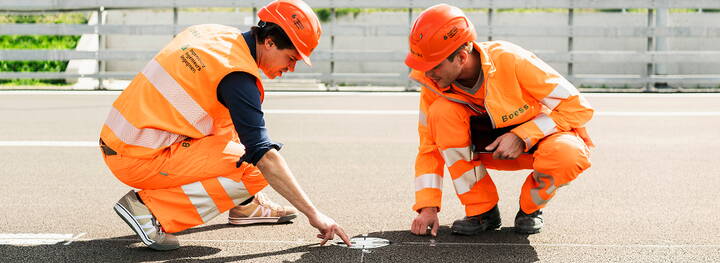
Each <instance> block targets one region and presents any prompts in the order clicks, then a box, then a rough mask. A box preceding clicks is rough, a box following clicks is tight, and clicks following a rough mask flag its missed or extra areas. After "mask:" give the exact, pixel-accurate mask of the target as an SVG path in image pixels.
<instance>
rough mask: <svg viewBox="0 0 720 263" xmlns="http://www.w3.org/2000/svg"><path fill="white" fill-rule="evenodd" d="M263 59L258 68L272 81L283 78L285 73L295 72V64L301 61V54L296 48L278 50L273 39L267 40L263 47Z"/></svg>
mask: <svg viewBox="0 0 720 263" xmlns="http://www.w3.org/2000/svg"><path fill="white" fill-rule="evenodd" d="M261 48H263V49H264V50H263V53H264V55H263V57H262V58H261V59H260V61H259V63H258V66H259V67H260V69H261V70H262V71H263V73H265V76H267V77H268V78H270V79H274V78H276V77H279V76H282V74H283V72H288V71H290V72H293V71H295V63H296V62H297V61H298V59H301V57H300V54H299V53H298V52H297V50H295V49H294V48H289V49H278V48H277V45H275V44H274V43H273V42H272V40H271V39H269V38H268V39H265V43H264V44H263V45H262V47H261Z"/></svg>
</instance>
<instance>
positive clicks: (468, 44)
mask: <svg viewBox="0 0 720 263" xmlns="http://www.w3.org/2000/svg"><path fill="white" fill-rule="evenodd" d="M472 48H473V46H472V44H471V42H467V43H465V44H462V46H460V47H459V48H457V49H456V50H455V51H453V53H452V54H450V56H448V57H447V60H448V61H450V62H453V60H455V56H457V54H458V53H460V50H463V49H465V50H467V51H468V53H471V52H472Z"/></svg>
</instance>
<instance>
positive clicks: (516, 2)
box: [0, 0, 720, 11]
mask: <svg viewBox="0 0 720 263" xmlns="http://www.w3.org/2000/svg"><path fill="white" fill-rule="evenodd" d="M268 2H269V1H267V0H203V1H197V0H173V1H166V0H122V1H117V0H32V1H28V0H3V4H2V6H0V11H69V10H95V9H96V8H98V7H100V6H103V7H105V9H107V10H109V9H135V8H193V7H235V8H237V7H261V6H263V5H265V4H267V3H268ZM306 2H308V4H310V6H312V7H313V8H427V7H429V6H431V5H434V4H437V3H438V1H436V0H392V1H388V0H308V1H306ZM442 2H446V3H448V4H452V5H456V6H459V7H462V8H650V9H656V8H720V2H719V1H717V0H602V1H599V0H446V1H442Z"/></svg>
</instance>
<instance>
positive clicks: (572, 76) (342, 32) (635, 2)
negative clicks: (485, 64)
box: [0, 0, 720, 90]
mask: <svg viewBox="0 0 720 263" xmlns="http://www.w3.org/2000/svg"><path fill="white" fill-rule="evenodd" d="M268 1H269V0H204V1H196V0H174V1H163V0H123V1H116V0H94V1H92V0H33V1H27V0H3V1H2V3H0V13H37V12H74V11H94V12H97V14H102V13H103V12H107V11H111V10H124V9H161V8H162V9H168V8H169V9H173V10H175V12H174V16H175V18H174V19H173V21H175V22H174V24H169V25H167V24H162V25H160V24H157V25H115V24H103V23H102V19H99V21H100V22H98V23H97V24H94V25H77V24H72V25H71V24H0V34H2V35H11V34H18V35H82V34H98V35H100V39H101V40H100V41H102V38H103V36H108V35H120V34H122V35H173V34H175V33H177V32H180V31H181V30H182V29H183V28H185V27H186V26H187V25H179V24H177V10H178V9H180V8H209V7H234V8H252V9H253V11H256V10H257V8H258V7H261V6H263V5H265V4H266V3H267V2H268ZM306 1H307V2H308V3H309V4H310V5H311V6H312V7H313V8H330V10H331V12H332V16H333V18H334V17H335V12H334V10H335V9H336V8H398V9H400V8H402V9H405V10H406V12H408V24H407V25H365V24H353V25H347V24H338V23H336V19H331V20H330V22H329V23H330V26H329V27H326V28H325V34H329V36H330V39H331V41H330V47H329V49H324V50H317V51H316V52H315V53H314V54H313V57H312V59H313V60H314V61H325V62H329V63H330V65H331V66H330V71H329V72H325V73H294V74H287V76H288V77H290V78H317V79H321V80H322V81H324V82H326V83H335V82H339V81H348V82H355V83H377V82H379V83H391V84H395V85H406V84H407V83H408V82H407V80H406V77H405V74H406V73H407V72H392V73H388V72H376V73H340V72H335V70H334V67H333V65H334V63H336V62H343V61H359V62H387V61H402V60H403V59H404V56H405V51H404V50H390V49H389V50H372V51H361V50H343V49H336V48H335V47H334V41H332V40H333V39H334V38H335V37H336V36H338V37H340V36H355V35H360V36H364V35H372V36H406V35H407V34H408V31H409V27H410V23H411V21H412V17H413V15H417V9H416V10H413V9H415V8H426V7H428V6H431V5H433V4H436V3H438V1H430V0H394V1H387V0H362V1H358V0H306ZM445 2H447V3H449V4H453V5H456V6H459V7H462V8H474V9H483V10H486V12H487V17H488V21H487V25H476V29H477V31H478V34H479V35H481V36H487V37H488V38H490V39H491V38H492V37H493V35H494V34H497V32H502V35H503V36H523V37H526V36H527V37H533V36H537V37H547V36H552V37H561V38H567V41H568V42H567V50H561V51H536V53H537V54H538V56H539V57H541V58H542V59H543V60H545V61H547V62H551V63H564V64H566V65H567V77H568V79H569V80H570V81H572V82H574V83H575V84H576V85H583V84H587V85H592V84H634V85H642V86H644V87H645V88H646V90H652V89H653V87H654V86H655V85H656V84H657V83H663V84H664V83H669V84H673V83H680V84H682V83H686V82H692V83H700V84H707V85H715V86H717V85H720V73H718V74H682V75H679V74H678V75H668V74H659V73H658V70H657V67H658V64H663V63H665V64H667V63H670V64H672V63H717V61H720V47H718V48H717V50H706V51H673V50H667V49H666V47H664V45H663V43H664V39H665V38H669V37H690V38H698V39H703V38H718V37H720V23H717V24H708V25H703V26H669V25H668V23H667V16H668V12H669V11H668V10H669V9H672V8H705V9H720V1H718V0H604V1H596V0H543V1H538V0H502V1H499V0H457V1H445ZM504 8H561V9H565V10H567V17H568V21H567V25H563V26H543V25H542V23H539V24H538V25H533V26H506V25H495V24H494V23H493V19H494V16H493V14H495V12H496V11H497V10H498V9H504ZM585 8H591V9H608V8H640V9H645V10H647V12H646V15H647V23H646V24H645V25H643V26H637V25H635V26H603V25H597V26H580V25H575V18H574V16H575V12H576V10H578V9H585ZM413 12H415V14H413ZM98 17H101V16H98ZM718 17H719V20H718V21H720V13H718ZM578 37H604V38H644V39H645V42H646V45H645V47H646V48H645V50H642V51H602V50H575V49H574V41H575V38H578ZM156 52H157V50H140V51H127V50H105V49H103V48H102V46H101V47H100V49H99V50H97V51H80V50H2V49H0V60H75V59H90V60H97V61H98V63H99V64H102V63H105V62H106V61H114V60H143V61H146V60H149V59H151V58H152V57H153V56H154V55H155V53H156ZM575 63H639V64H642V65H644V69H643V74H639V75H627V76H625V75H612V76H609V75H593V74H576V73H575V72H574V69H573V65H574V64H575ZM99 68H100V69H102V68H103V67H99ZM135 74H136V72H107V71H103V70H100V71H99V72H97V73H92V74H77V73H43V72H0V79H11V78H37V79H55V78H78V77H90V78H97V79H100V80H102V79H113V78H118V79H129V78H132V77H133V76H134V75H135ZM100 85H102V81H100Z"/></svg>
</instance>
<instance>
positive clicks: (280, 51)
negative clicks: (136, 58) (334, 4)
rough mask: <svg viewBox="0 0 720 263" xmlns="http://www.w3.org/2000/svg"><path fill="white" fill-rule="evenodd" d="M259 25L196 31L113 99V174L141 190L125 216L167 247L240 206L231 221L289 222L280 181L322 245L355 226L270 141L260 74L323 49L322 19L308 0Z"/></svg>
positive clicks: (264, 16) (127, 199) (288, 1)
mask: <svg viewBox="0 0 720 263" xmlns="http://www.w3.org/2000/svg"><path fill="white" fill-rule="evenodd" d="M258 16H259V18H260V20H261V21H260V22H259V23H258V26H255V27H252V29H251V31H248V32H244V33H243V32H240V31H239V30H238V29H236V28H232V27H227V26H222V25H198V26H192V27H190V28H188V29H186V30H185V31H183V32H182V33H180V34H179V35H178V36H177V37H175V38H174V39H173V40H172V41H171V42H170V43H169V44H168V45H167V46H165V47H164V48H163V49H162V50H161V51H160V53H158V54H157V55H156V56H155V57H154V58H153V59H152V60H151V61H150V62H149V63H148V64H147V65H146V66H145V68H144V69H143V70H142V72H140V73H139V74H138V75H137V76H136V77H135V78H134V79H133V81H132V82H131V83H130V85H129V86H128V87H127V89H126V90H125V91H123V92H122V93H121V94H120V96H119V97H118V98H117V100H116V101H115V102H114V103H113V105H112V108H111V110H110V114H109V116H108V118H107V120H106V121H105V124H104V126H103V128H102V132H101V135H100V145H101V149H102V151H103V156H104V159H105V162H106V164H107V166H108V167H109V168H110V170H111V171H112V173H113V174H114V175H115V176H116V177H117V178H118V179H119V180H120V181H122V182H123V183H125V184H127V185H129V186H131V187H134V188H138V189H141V190H140V191H139V192H137V193H136V192H135V191H132V190H131V191H130V192H129V193H127V194H126V195H125V196H123V197H122V198H120V200H119V201H118V202H117V204H116V205H115V207H114V209H115V212H117V214H118V215H119V216H120V217H121V218H122V219H123V220H124V221H125V222H126V223H127V224H128V225H129V226H130V227H131V228H132V229H133V230H134V231H135V232H136V233H137V235H138V236H139V237H140V239H141V240H142V242H143V243H145V244H146V245H148V246H149V247H150V248H153V249H156V250H171V249H176V248H178V247H179V242H178V240H177V238H176V237H175V236H173V235H172V234H171V233H175V232H178V231H182V230H185V229H188V228H191V227H194V226H197V225H200V224H203V223H207V222H208V221H210V220H211V219H213V218H214V217H215V216H217V215H219V214H221V213H223V212H225V211H228V210H230V213H229V217H230V218H229V222H230V223H231V224H240V225H243V224H252V223H282V222H287V221H289V220H291V219H293V218H295V217H296V214H295V213H296V212H295V210H294V209H293V208H290V207H281V206H278V205H276V204H274V203H273V202H271V201H269V200H267V199H266V198H265V197H263V196H262V195H261V194H260V191H261V190H262V189H263V188H265V186H267V185H268V184H270V186H271V187H272V188H273V189H275V190H276V191H277V192H278V193H279V194H280V195H282V196H283V197H284V198H286V199H287V200H288V201H289V202H290V203H291V204H292V205H293V206H294V207H296V208H297V209H298V210H300V212H302V213H303V214H305V215H306V216H307V217H308V220H309V222H310V224H311V225H312V226H313V227H315V228H317V229H318V230H319V231H320V234H319V235H318V237H319V238H321V239H322V242H321V244H324V243H325V242H326V241H328V240H332V239H333V238H334V236H335V235H338V236H340V237H341V238H342V240H343V241H344V242H346V243H349V241H348V237H347V235H346V234H345V232H344V230H343V229H342V228H341V227H340V226H339V225H338V224H337V223H335V221H334V220H333V219H332V218H330V217H328V216H326V215H324V214H323V213H321V212H320V211H318V210H317V209H316V208H315V206H314V205H313V204H312V202H311V201H310V200H309V199H308V197H307V195H306V194H305V193H304V192H303V190H302V189H301V188H300V186H299V185H298V183H297V181H296V180H295V177H294V176H293V174H292V172H291V171H290V169H289V168H288V166H287V164H286V162H285V160H284V159H283V157H282V156H281V155H280V153H279V152H278V151H279V150H280V148H281V146H282V145H281V144H279V143H276V142H273V141H271V140H270V138H268V134H267V131H266V128H265V121H264V119H263V111H262V109H261V103H262V102H263V99H264V91H263V84H262V82H261V80H260V70H262V71H263V72H264V73H265V75H266V76H268V77H269V78H275V77H278V76H281V75H282V74H283V72H287V71H293V70H294V69H295V63H296V62H297V61H298V60H302V61H304V62H305V63H307V64H308V65H311V62H310V59H309V56H310V54H311V53H312V51H313V49H314V48H315V47H316V46H317V45H318V41H319V39H320V34H321V32H322V30H321V28H320V22H319V20H318V18H317V16H316V15H315V13H314V12H313V11H312V9H311V8H310V7H309V6H308V5H307V4H306V3H304V2H303V1H301V0H277V1H274V2H271V3H270V4H268V5H267V6H265V7H263V8H262V9H261V10H260V11H259V12H258Z"/></svg>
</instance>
